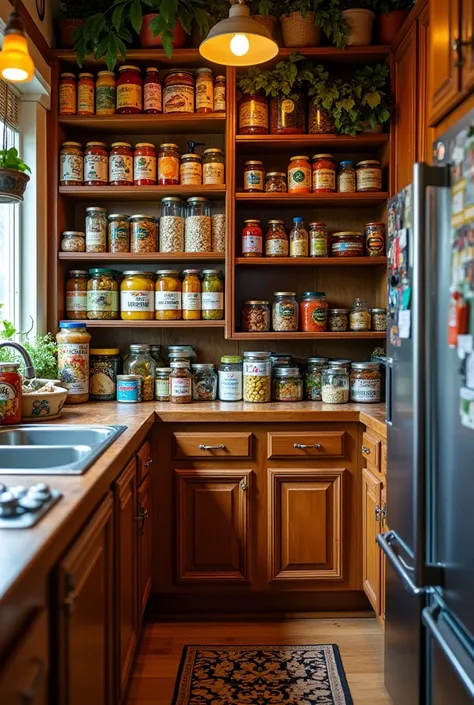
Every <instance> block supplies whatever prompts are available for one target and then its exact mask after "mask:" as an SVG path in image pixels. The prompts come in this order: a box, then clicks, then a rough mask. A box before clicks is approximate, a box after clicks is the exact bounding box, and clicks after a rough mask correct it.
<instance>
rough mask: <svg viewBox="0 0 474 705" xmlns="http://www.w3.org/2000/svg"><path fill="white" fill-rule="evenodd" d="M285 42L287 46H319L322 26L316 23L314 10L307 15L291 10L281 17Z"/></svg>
mask: <svg viewBox="0 0 474 705" xmlns="http://www.w3.org/2000/svg"><path fill="white" fill-rule="evenodd" d="M280 25H281V31H282V34H283V44H284V45H285V46H286V47H317V46H318V45H319V43H320V41H321V28H320V27H318V26H317V25H315V24H314V12H307V13H306V17H303V15H302V14H301V13H300V12H291V13H290V14H289V15H282V16H281V17H280Z"/></svg>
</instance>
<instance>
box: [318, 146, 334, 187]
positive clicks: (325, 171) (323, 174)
mask: <svg viewBox="0 0 474 705" xmlns="http://www.w3.org/2000/svg"><path fill="white" fill-rule="evenodd" d="M335 191H336V164H335V162H334V157H333V156H332V154H315V155H314V156H313V192H314V193H334V192H335Z"/></svg>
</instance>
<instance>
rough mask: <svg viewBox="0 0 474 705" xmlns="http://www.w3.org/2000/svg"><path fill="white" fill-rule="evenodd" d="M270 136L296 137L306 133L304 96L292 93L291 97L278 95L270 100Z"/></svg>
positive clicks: (300, 93)
mask: <svg viewBox="0 0 474 705" xmlns="http://www.w3.org/2000/svg"><path fill="white" fill-rule="evenodd" d="M270 114H271V117H270V132H271V134H272V135H297V134H302V133H303V132H305V131H306V96H305V95H304V93H303V92H300V91H294V92H293V94H292V97H291V98H289V97H288V96H285V95H278V96H276V97H275V98H271V100H270Z"/></svg>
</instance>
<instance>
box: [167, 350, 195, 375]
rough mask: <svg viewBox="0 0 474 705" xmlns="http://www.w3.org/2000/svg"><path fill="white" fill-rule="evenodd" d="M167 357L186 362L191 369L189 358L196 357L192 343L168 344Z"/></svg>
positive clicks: (171, 359) (174, 360)
mask: <svg viewBox="0 0 474 705" xmlns="http://www.w3.org/2000/svg"><path fill="white" fill-rule="evenodd" d="M168 358H169V361H170V364H171V363H172V362H178V361H180V362H186V363H187V364H188V367H189V368H190V369H191V360H194V359H196V358H197V355H196V351H195V349H194V348H193V346H192V345H168Z"/></svg>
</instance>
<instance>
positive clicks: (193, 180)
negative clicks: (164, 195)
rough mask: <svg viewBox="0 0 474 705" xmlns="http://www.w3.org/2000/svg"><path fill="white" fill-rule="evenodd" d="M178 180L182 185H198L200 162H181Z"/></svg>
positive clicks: (200, 169) (200, 179)
mask: <svg viewBox="0 0 474 705" xmlns="http://www.w3.org/2000/svg"><path fill="white" fill-rule="evenodd" d="M179 180H180V182H181V185H182V186H200V185H201V183H202V164H201V163H200V162H184V163H183V162H181V164H180V166H179Z"/></svg>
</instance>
